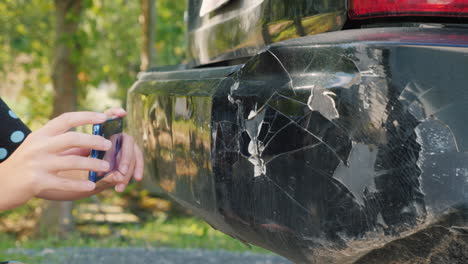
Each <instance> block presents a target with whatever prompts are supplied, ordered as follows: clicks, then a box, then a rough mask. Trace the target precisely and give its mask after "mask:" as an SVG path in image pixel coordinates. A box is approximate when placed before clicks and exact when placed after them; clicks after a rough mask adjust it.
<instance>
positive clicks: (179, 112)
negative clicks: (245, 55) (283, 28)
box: [128, 28, 468, 263]
mask: <svg viewBox="0 0 468 264" xmlns="http://www.w3.org/2000/svg"><path fill="white" fill-rule="evenodd" d="M467 83H468V31H466V30H455V29H417V28H413V29H409V28H388V29H368V30H353V31H342V32H334V33H326V34H321V35H316V36H311V37H305V38H300V39H294V40H290V41H286V42H283V43H278V44H275V45H272V46H270V47H268V48H267V49H265V50H264V51H263V52H261V53H259V54H258V55H256V56H254V57H252V58H251V59H250V60H249V61H248V62H247V63H246V64H245V65H240V66H233V67H225V68H205V69H195V70H188V71H178V72H148V73H143V74H141V75H140V78H139V80H138V81H137V83H135V85H134V87H133V88H132V89H131V91H130V93H129V101H128V107H129V110H130V118H129V119H130V120H129V122H130V124H129V127H130V128H131V130H132V134H133V135H134V136H135V137H136V138H137V140H138V142H139V144H140V145H141V146H142V147H143V148H144V151H145V159H146V166H147V174H146V176H147V177H148V178H150V180H152V182H154V184H158V185H159V186H160V187H161V188H162V189H163V190H165V191H166V192H167V193H168V194H169V195H170V196H171V197H173V198H174V199H175V200H176V201H178V202H179V203H181V204H182V205H183V206H185V207H187V208H189V209H191V210H192V211H193V212H194V213H195V214H196V215H198V216H200V217H202V218H203V219H205V220H206V221H207V222H208V223H210V224H211V225H212V226H213V227H214V228H216V229H219V230H221V231H222V232H224V233H227V234H229V235H231V236H233V237H235V238H237V239H239V240H241V241H244V242H246V243H252V244H256V245H259V246H262V247H264V248H267V249H270V250H272V251H274V252H277V253H279V254H281V255H283V256H285V257H287V258H289V259H291V260H292V261H295V262H297V263H355V262H356V263H373V262H372V261H374V262H376V263H387V262H388V261H400V262H401V263H407V262H405V261H410V262H408V263H414V262H411V261H415V259H416V260H419V259H420V260H428V261H433V262H427V263H443V262H437V260H438V259H441V258H442V259H443V258H444V257H445V258H446V260H448V261H449V262H451V261H450V260H451V259H452V258H453V259H455V260H457V261H458V260H463V258H464V259H465V260H466V259H467V258H468V239H467V238H466V230H467V229H466V228H467V227H468V117H467V115H468V103H467V101H468V87H467V86H468V85H467ZM428 236H429V237H431V239H427V237H428ZM418 243H419V244H418ZM413 244H415V245H418V246H417V247H416V248H417V249H414V247H415V246H412V245H413ZM419 246H421V247H423V248H424V250H422V249H421V248H420V247H419ZM453 248H456V249H457V250H458V251H457V250H454V249H453ZM455 251H456V252H458V253H456V254H455V253H453V252H455ZM460 252H461V253H460ZM441 254H442V255H441ZM457 254H458V255H457ZM386 261H387V262H386ZM434 261H435V262H434ZM388 263H390V262H388ZM454 263H458V262H454ZM460 263H462V262H460Z"/></svg>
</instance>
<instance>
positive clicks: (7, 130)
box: [0, 98, 31, 162]
mask: <svg viewBox="0 0 468 264" xmlns="http://www.w3.org/2000/svg"><path fill="white" fill-rule="evenodd" d="M29 133H31V130H29V128H28V127H27V126H26V125H25V124H24V123H23V122H21V120H20V119H19V118H18V117H17V116H16V114H15V113H14V112H13V111H12V110H11V109H10V108H8V106H7V105H6V104H5V103H4V102H3V100H2V99H1V98H0V162H2V161H4V160H6V159H7V158H8V157H9V156H10V155H11V153H13V152H14V151H15V150H16V148H18V146H19V145H21V143H22V142H23V140H24V139H25V138H26V136H27V135H28V134H29Z"/></svg>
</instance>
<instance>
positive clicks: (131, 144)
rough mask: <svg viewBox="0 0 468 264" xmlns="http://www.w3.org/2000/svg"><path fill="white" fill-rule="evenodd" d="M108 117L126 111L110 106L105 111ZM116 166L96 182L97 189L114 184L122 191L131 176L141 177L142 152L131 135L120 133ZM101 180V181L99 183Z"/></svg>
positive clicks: (122, 115) (119, 115)
mask: <svg viewBox="0 0 468 264" xmlns="http://www.w3.org/2000/svg"><path fill="white" fill-rule="evenodd" d="M105 114H106V115H107V117H108V118H117V117H125V116H126V115H127V112H125V110H123V109H122V108H120V107H118V108H111V109H109V110H107V111H105ZM117 164H118V168H117V170H116V171H113V172H111V173H109V175H106V176H105V177H104V178H103V179H102V180H101V181H100V182H98V185H97V186H98V189H104V188H106V187H109V186H115V187H114V188H115V190H116V191H117V192H123V191H124V190H125V188H126V187H127V185H128V183H129V182H130V180H131V178H132V176H133V178H134V179H135V180H137V181H140V180H141V179H142V178H143V166H144V165H143V154H142V152H141V150H140V148H139V147H138V146H137V144H136V143H135V141H134V140H133V137H131V136H130V135H128V134H125V133H122V148H121V149H120V152H119V154H118V157H117ZM101 182H102V183H101Z"/></svg>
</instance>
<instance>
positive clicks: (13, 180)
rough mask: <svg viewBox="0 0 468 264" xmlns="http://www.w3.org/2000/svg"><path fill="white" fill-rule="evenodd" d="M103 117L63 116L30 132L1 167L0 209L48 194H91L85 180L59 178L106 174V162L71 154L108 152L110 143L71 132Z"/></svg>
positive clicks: (105, 117)
mask: <svg viewBox="0 0 468 264" xmlns="http://www.w3.org/2000/svg"><path fill="white" fill-rule="evenodd" d="M106 119H107V115H106V114H102V113H94V112H73V113H65V114H62V115H61V116H59V117H57V118H55V119H53V120H51V121H49V122H48V123H47V124H46V125H45V126H43V127H42V128H41V129H39V130H37V131H35V132H33V133H31V134H30V135H29V136H28V137H27V138H26V139H25V141H24V142H23V143H22V144H21V145H20V146H19V147H18V149H16V151H15V152H14V153H13V154H12V155H11V156H10V157H9V158H8V159H7V160H6V161H4V162H2V163H1V164H0V175H1V181H2V182H1V183H2V184H0V190H1V191H0V192H1V193H2V197H3V198H2V199H1V201H0V210H5V209H10V208H13V207H16V206H19V205H21V204H23V203H25V202H27V201H28V200H29V199H31V198H32V197H34V196H36V195H39V194H41V193H45V192H47V191H59V192H60V191H61V192H78V193H83V192H90V191H92V190H94V189H95V184H94V183H93V182H90V181H88V180H86V179H71V178H67V177H62V176H61V175H60V172H67V171H89V170H93V171H107V170H109V163H108V162H107V161H102V160H98V159H92V158H88V157H83V156H80V155H70V154H67V152H70V151H73V150H76V149H97V150H104V151H105V150H108V149H110V148H111V142H110V141H109V140H107V139H104V138H103V137H100V136H95V135H89V134H84V133H78V132H68V131H69V130H70V129H72V128H74V127H77V126H81V125H87V124H100V123H103V122H104V121H105V120H106Z"/></svg>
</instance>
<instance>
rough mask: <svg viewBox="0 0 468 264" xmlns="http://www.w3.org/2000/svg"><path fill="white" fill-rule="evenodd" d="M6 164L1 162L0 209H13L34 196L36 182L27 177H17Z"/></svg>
mask: <svg viewBox="0 0 468 264" xmlns="http://www.w3.org/2000/svg"><path fill="white" fill-rule="evenodd" d="M16 176H17V175H15V174H14V173H13V172H12V171H11V170H10V169H9V168H8V166H7V165H6V164H0V177H1V179H2V181H1V184H0V193H1V195H2V198H1V199H0V211H5V210H9V209H13V208H15V207H18V206H20V205H22V204H25V203H26V202H28V201H29V200H30V199H31V198H33V196H34V187H33V186H34V183H33V182H32V180H31V181H30V180H28V178H27V177H23V178H20V180H19V179H18V177H16Z"/></svg>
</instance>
